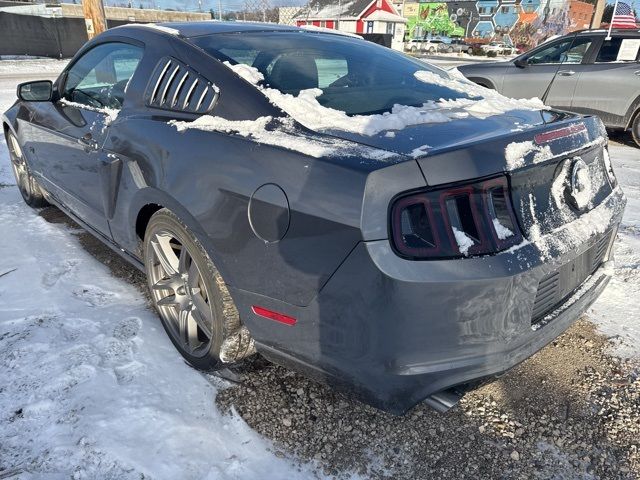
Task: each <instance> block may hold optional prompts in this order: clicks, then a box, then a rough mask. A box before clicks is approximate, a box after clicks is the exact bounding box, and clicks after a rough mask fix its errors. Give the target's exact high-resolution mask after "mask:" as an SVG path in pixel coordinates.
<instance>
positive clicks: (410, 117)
mask: <svg viewBox="0 0 640 480" xmlns="http://www.w3.org/2000/svg"><path fill="white" fill-rule="evenodd" d="M225 65H226V66H227V67H229V68H231V69H232V70H233V71H234V72H236V73H237V74H238V75H239V76H241V77H242V78H244V79H245V80H247V81H249V82H250V83H253V84H255V85H256V86H257V87H258V88H259V89H260V91H261V92H262V93H263V94H264V95H265V96H266V97H267V98H268V99H269V100H270V101H271V102H272V103H273V104H274V105H276V106H277V107H279V108H281V109H282V110H284V111H285V112H286V113H288V114H289V115H291V117H293V118H294V119H295V120H296V121H298V122H299V123H301V124H302V125H304V126H305V127H307V128H310V129H312V130H317V131H323V130H324V131H331V130H342V131H345V132H352V133H356V134H360V135H366V136H372V135H376V134H378V133H380V132H383V131H386V130H402V129H403V128H405V127H407V126H410V125H421V124H429V123H443V122H449V121H451V120H455V119H459V118H466V117H469V116H475V117H479V118H485V117H487V116H491V115H500V114H502V113H504V112H506V111H510V110H517V109H520V110H540V109H543V108H545V106H544V104H543V103H542V102H541V101H540V100H538V99H532V100H514V99H509V98H506V97H503V96H502V95H500V94H499V93H497V92H495V91H492V90H489V89H486V88H484V87H481V86H479V85H476V84H474V83H472V82H469V81H468V80H466V79H465V80H464V81H463V80H460V79H457V78H456V79H454V78H451V77H448V76H441V75H439V74H436V73H432V72H428V71H426V70H424V71H422V70H421V71H417V72H416V73H415V74H414V76H415V77H416V78H417V79H418V80H420V81H423V82H426V81H433V82H432V83H435V84H437V85H440V86H443V87H447V88H450V89H451V90H454V91H458V92H460V93H467V94H471V95H472V96H478V97H483V98H478V99H471V98H459V99H456V100H440V101H437V102H427V103H424V104H423V105H421V106H419V107H414V106H406V105H395V106H394V107H393V108H392V109H391V111H390V112H384V113H380V114H373V115H347V114H346V113H345V112H343V111H341V110H336V109H333V108H329V107H325V106H323V105H321V104H320V103H319V102H318V100H317V98H318V97H319V96H320V95H322V90H321V89H319V88H312V89H307V90H302V91H301V92H300V93H299V94H298V95H297V96H294V95H292V94H288V93H282V92H281V91H279V90H276V89H274V88H268V87H262V86H260V85H258V83H259V82H260V81H261V80H262V79H263V78H264V77H263V75H262V74H261V73H260V72H259V71H258V70H257V69H256V68H254V67H251V66H248V65H244V64H236V65H232V64H230V63H229V62H225ZM443 75H447V74H446V73H445V72H443Z"/></svg>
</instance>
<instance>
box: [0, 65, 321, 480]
mask: <svg viewBox="0 0 640 480" xmlns="http://www.w3.org/2000/svg"><path fill="white" fill-rule="evenodd" d="M0 66H1V65H0ZM1 73H2V71H0V74H1ZM45 76H46V75H45ZM8 92H10V94H9V93H8ZM14 92H15V90H14V89H13V88H7V85H6V82H5V81H3V80H2V78H1V77H0V111H3V112H4V110H6V108H8V107H9V106H10V104H11V103H12V102H13V98H14V95H15V93H14ZM13 183H14V179H13V176H12V173H11V168H10V166H9V159H8V153H7V146H6V143H5V140H4V137H2V139H1V140H0V185H3V186H2V187H0V231H1V232H2V239H3V241H2V243H1V245H0V425H1V426H0V430H1V431H2V433H1V434H0V470H4V469H6V468H8V467H11V470H10V471H9V472H4V471H3V473H2V475H0V476H2V478H7V477H6V476H7V475H8V476H9V477H10V478H14V475H15V478H21V479H22V478H47V479H58V478H60V479H62V478H64V479H67V478H74V479H92V478H114V479H115V478H117V479H129V478H131V479H133V478H135V479H140V478H149V479H192V478H193V479H196V478H197V479H216V480H224V479H256V478H265V479H295V478H305V479H306V478H310V477H312V475H313V474H312V470H313V469H312V466H298V465H296V464H294V463H293V462H292V461H291V460H285V459H281V458H279V457H277V456H276V455H275V453H274V452H273V451H271V449H270V448H271V447H270V443H269V442H268V441H267V440H265V439H263V438H262V437H260V436H259V435H258V434H257V433H255V432H254V431H252V430H251V429H250V428H249V427H248V426H247V425H246V423H244V421H243V420H242V419H240V418H239V417H238V416H237V415H231V416H227V415H222V414H221V413H220V412H219V410H218V409H217V407H216V406H215V395H216V393H217V391H218V388H219V387H220V384H219V382H217V381H215V380H214V379H212V377H205V376H203V375H201V374H200V373H198V372H197V371H195V370H194V369H192V368H190V367H189V366H187V365H186V364H185V363H184V361H183V360H182V358H181V357H180V356H179V354H178V353H177V352H176V350H175V348H174V347H173V345H172V344H171V342H170V341H169V339H168V337H167V335H166V334H165V332H164V330H163V328H162V326H161V324H160V321H159V319H158V317H157V316H156V315H155V313H154V312H152V311H151V310H150V309H149V308H148V305H147V303H146V301H145V299H144V296H143V295H142V294H141V292H139V291H138V290H137V289H136V288H135V287H134V286H132V285H130V284H128V283H126V282H125V281H122V280H119V279H116V278H114V277H113V276H112V275H111V273H110V272H109V271H108V270H107V268H106V267H104V266H103V265H102V264H100V263H99V262H98V261H96V260H95V259H94V258H92V257H91V256H90V255H89V254H88V253H87V252H86V251H85V250H84V249H83V248H82V246H81V245H80V244H79V242H78V240H77V238H76V237H75V236H74V235H73V232H72V231H71V230H70V229H69V228H68V227H65V226H63V225H60V224H50V223H48V222H47V221H46V220H45V219H44V218H42V217H41V216H39V215H38V213H37V212H35V211H34V210H32V209H30V208H29V207H27V206H26V205H25V204H24V202H23V201H22V198H21V197H20V194H19V193H18V190H17V188H16V187H15V186H11V185H12V184H13ZM7 185H9V186H7Z"/></svg>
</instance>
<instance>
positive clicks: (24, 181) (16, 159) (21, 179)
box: [7, 134, 31, 197]
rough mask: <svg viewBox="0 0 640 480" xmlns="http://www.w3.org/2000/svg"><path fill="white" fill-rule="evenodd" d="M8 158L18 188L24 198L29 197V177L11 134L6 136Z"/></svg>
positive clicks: (17, 145)
mask: <svg viewBox="0 0 640 480" xmlns="http://www.w3.org/2000/svg"><path fill="white" fill-rule="evenodd" d="M8 139H9V141H8V142H7V143H8V145H9V156H10V158H11V167H12V168H13V174H14V175H15V177H16V183H17V184H18V188H19V189H20V190H21V191H22V192H23V193H24V195H25V196H26V197H29V196H31V175H30V174H29V169H28V168H27V163H26V161H25V159H24V156H23V155H22V149H21V148H20V144H19V143H18V140H17V139H16V137H15V136H14V135H12V134H9V135H8Z"/></svg>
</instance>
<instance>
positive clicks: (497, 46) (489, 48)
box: [480, 42, 513, 55]
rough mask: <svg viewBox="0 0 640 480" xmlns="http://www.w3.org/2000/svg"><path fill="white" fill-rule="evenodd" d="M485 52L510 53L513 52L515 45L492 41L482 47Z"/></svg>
mask: <svg viewBox="0 0 640 480" xmlns="http://www.w3.org/2000/svg"><path fill="white" fill-rule="evenodd" d="M480 48H481V49H482V51H483V52H484V53H489V52H496V54H498V55H510V54H511V53H513V47H511V46H510V45H507V44H506V43H499V42H491V43H488V44H487V45H482V47H480Z"/></svg>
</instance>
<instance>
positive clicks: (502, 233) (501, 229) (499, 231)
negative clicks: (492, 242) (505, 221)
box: [493, 218, 513, 240]
mask: <svg viewBox="0 0 640 480" xmlns="http://www.w3.org/2000/svg"><path fill="white" fill-rule="evenodd" d="M493 228H494V230H495V231H496V235H497V236H498V239H499V240H505V239H507V238H509V237H510V236H511V235H513V232H512V231H511V230H509V229H508V228H507V227H505V226H504V225H502V224H501V223H500V220H498V219H497V218H494V219H493Z"/></svg>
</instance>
